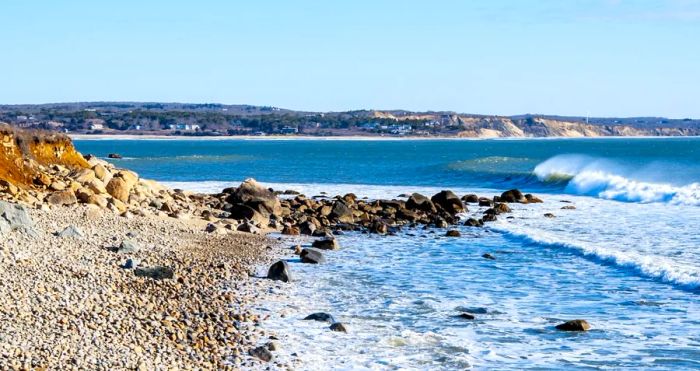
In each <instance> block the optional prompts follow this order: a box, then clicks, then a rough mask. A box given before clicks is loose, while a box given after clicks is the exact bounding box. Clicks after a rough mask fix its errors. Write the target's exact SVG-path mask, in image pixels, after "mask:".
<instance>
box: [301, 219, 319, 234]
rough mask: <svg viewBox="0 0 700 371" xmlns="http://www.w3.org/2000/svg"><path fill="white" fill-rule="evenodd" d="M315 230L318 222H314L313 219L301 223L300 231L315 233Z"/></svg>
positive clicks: (302, 232)
mask: <svg viewBox="0 0 700 371" xmlns="http://www.w3.org/2000/svg"><path fill="white" fill-rule="evenodd" d="M315 231H316V224H314V223H312V222H311V221H308V220H307V221H305V222H303V223H301V224H299V232H300V233H301V234H305V235H313V234H314V232H315Z"/></svg>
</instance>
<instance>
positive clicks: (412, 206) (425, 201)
mask: <svg viewBox="0 0 700 371" xmlns="http://www.w3.org/2000/svg"><path fill="white" fill-rule="evenodd" d="M406 209H408V210H419V211H423V212H426V213H435V212H437V208H435V204H434V203H433V201H431V200H430V199H429V198H428V197H425V196H423V195H422V194H420V193H414V194H412V195H411V197H409V198H408V200H407V201H406Z"/></svg>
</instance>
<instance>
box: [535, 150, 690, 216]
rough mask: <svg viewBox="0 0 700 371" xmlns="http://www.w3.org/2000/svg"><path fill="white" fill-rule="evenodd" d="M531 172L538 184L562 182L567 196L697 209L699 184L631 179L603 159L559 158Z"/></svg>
mask: <svg viewBox="0 0 700 371" xmlns="http://www.w3.org/2000/svg"><path fill="white" fill-rule="evenodd" d="M636 171H637V172H639V171H641V170H640V169H636ZM533 173H534V175H535V176H536V177H537V178H538V179H539V180H540V181H541V182H545V183H550V182H562V181H565V182H566V186H565V188H564V191H565V192H566V193H570V194H576V195H584V196H593V197H599V198H604V199H609V200H616V201H625V202H641V203H650V202H663V203H670V204H678V205H693V206H700V183H696V182H694V183H690V184H686V185H674V184H671V183H667V182H664V181H659V182H655V181H648V180H639V179H635V178H634V176H633V175H628V173H630V170H629V169H627V168H625V167H624V166H622V165H620V164H616V163H614V162H612V161H609V160H605V159H596V158H593V157H589V156H582V155H560V156H555V157H553V158H551V159H549V160H547V161H545V162H542V163H541V164H539V165H537V167H535V170H534V172H533ZM663 176H664V175H659V176H658V177H659V178H661V177H663ZM665 176H668V175H665Z"/></svg>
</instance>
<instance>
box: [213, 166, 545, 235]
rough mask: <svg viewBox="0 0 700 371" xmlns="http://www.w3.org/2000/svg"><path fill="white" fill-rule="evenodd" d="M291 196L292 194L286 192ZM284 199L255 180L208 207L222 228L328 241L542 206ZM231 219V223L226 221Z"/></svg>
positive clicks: (440, 198)
mask: <svg viewBox="0 0 700 371" xmlns="http://www.w3.org/2000/svg"><path fill="white" fill-rule="evenodd" d="M289 193H292V192H285V194H289ZM278 194H279V193H278V192H275V191H274V190H272V189H267V188H264V187H263V186H261V185H260V184H259V183H257V182H256V181H255V180H254V179H247V180H246V181H244V182H243V183H242V184H241V185H240V187H237V188H227V189H224V190H223V191H222V192H221V193H219V194H215V195H211V196H207V199H206V206H207V207H209V208H211V209H216V210H219V212H218V213H217V212H215V215H216V216H217V217H218V218H220V219H221V220H219V221H218V223H221V224H225V225H226V226H227V227H228V228H229V229H237V230H241V231H246V232H251V231H252V232H259V231H265V230H276V231H279V232H281V233H282V234H286V235H310V236H317V237H324V236H325V237H327V236H332V234H333V233H337V232H338V231H348V230H355V231H366V232H369V233H377V234H392V233H395V232H396V231H397V230H399V229H401V228H402V227H405V226H406V227H417V226H428V227H437V228H446V227H448V226H450V225H456V224H458V223H461V222H462V220H461V218H460V214H462V213H465V212H467V211H468V204H475V205H478V206H479V207H484V206H486V207H487V208H486V210H485V211H484V212H483V215H482V216H481V217H480V218H469V219H467V220H466V221H465V222H464V224H465V225H467V226H474V227H479V226H483V225H484V222H490V221H495V220H496V219H497V216H498V215H500V214H504V213H509V212H511V209H510V207H509V206H508V203H538V202H542V200H540V199H539V198H537V197H535V196H533V195H531V194H525V195H524V194H522V193H521V192H520V191H518V190H515V189H514V190H509V191H506V192H503V194H501V195H500V196H495V197H493V198H486V197H478V196H477V195H474V194H470V195H465V196H463V197H459V196H458V195H456V194H455V193H454V192H452V191H449V190H444V191H441V192H439V193H437V194H435V195H433V196H432V197H430V198H428V197H426V196H424V195H421V194H419V193H414V194H412V195H407V197H404V198H406V200H403V199H393V200H367V199H359V198H358V197H357V196H356V195H354V194H352V193H349V194H346V195H344V196H336V197H335V198H326V197H317V196H315V197H306V196H304V195H301V194H297V195H295V196H294V197H293V198H282V199H280V198H279V197H278ZM227 219H228V220H229V221H222V220H227ZM230 220H234V221H233V222H232V221H230ZM232 223H233V225H234V226H233V227H232V226H231V224H232ZM212 230H214V228H212Z"/></svg>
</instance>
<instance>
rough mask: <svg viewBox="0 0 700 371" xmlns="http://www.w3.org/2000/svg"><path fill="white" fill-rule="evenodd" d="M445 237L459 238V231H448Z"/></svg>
mask: <svg viewBox="0 0 700 371" xmlns="http://www.w3.org/2000/svg"><path fill="white" fill-rule="evenodd" d="M445 236H447V237H461V236H462V234H461V233H459V231H458V230H456V229H450V230H449V231H447V233H445Z"/></svg>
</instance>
